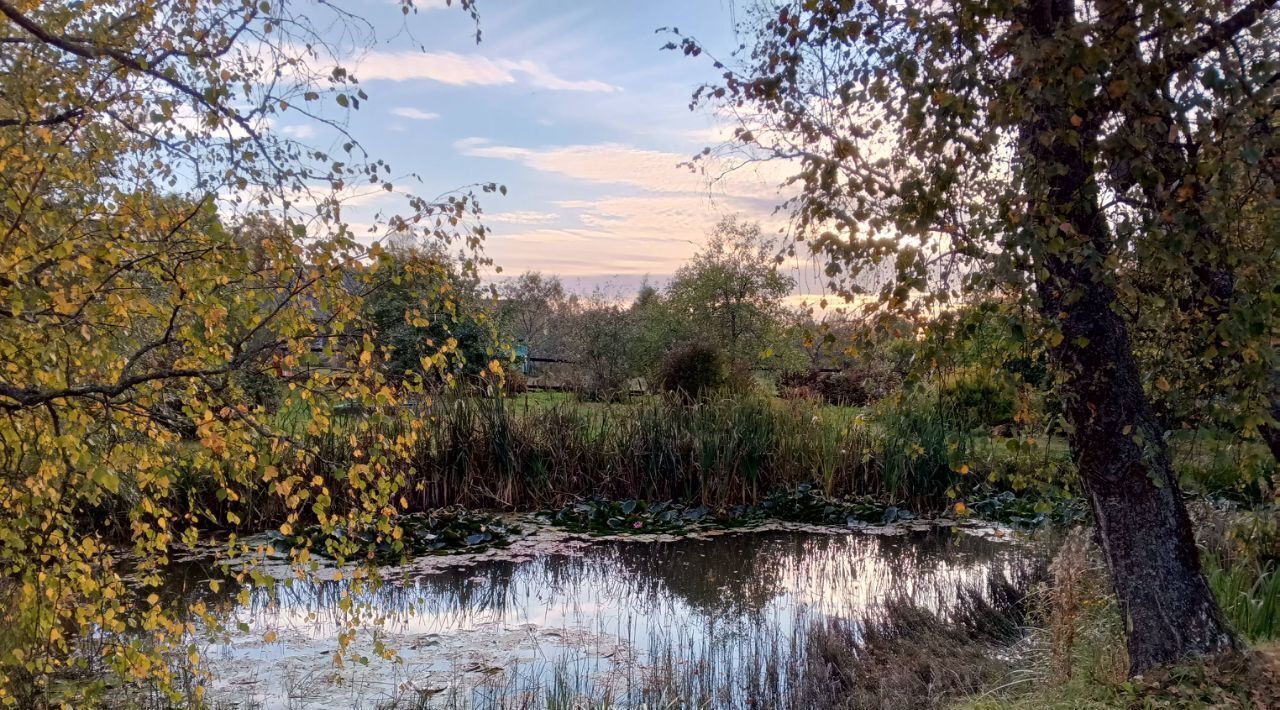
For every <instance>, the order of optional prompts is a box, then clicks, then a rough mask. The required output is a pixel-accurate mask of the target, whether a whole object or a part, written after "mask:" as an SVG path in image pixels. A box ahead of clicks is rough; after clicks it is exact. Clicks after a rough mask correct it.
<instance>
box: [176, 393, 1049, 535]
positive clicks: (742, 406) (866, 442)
mask: <svg viewBox="0 0 1280 710" xmlns="http://www.w3.org/2000/svg"><path fill="white" fill-rule="evenodd" d="M281 416H293V415H290V414H289V413H288V412H285V413H282V414H281ZM305 425H306V422H305V421H298V422H295V423H294V426H296V428H297V430H298V431H299V432H305V428H306V427H305ZM301 438H302V439H303V442H304V446H305V447H306V448H307V449H308V450H309V451H311V452H312V455H310V456H308V457H307V458H306V459H305V460H304V462H303V463H301V464H297V463H295V464H293V466H294V468H293V469H291V470H290V473H294V474H296V475H297V476H298V477H299V478H300V479H301V480H306V481H314V482H322V483H323V484H324V487H325V488H326V489H327V490H330V491H338V490H342V489H343V488H344V486H345V483H344V479H343V476H344V475H345V472H346V471H347V470H349V469H350V468H351V467H352V466H353V465H357V464H359V463H361V461H362V458H361V457H362V455H363V452H365V451H368V450H370V449H371V448H372V444H373V443H374V442H377V441H386V440H401V441H404V442H406V443H407V446H405V447H403V449H404V451H405V453H404V455H403V457H402V458H400V459H397V460H395V461H391V462H389V468H390V469H391V470H393V471H394V472H395V478H396V480H394V481H391V482H389V484H390V485H394V486H395V487H396V488H397V490H396V491H395V496H394V498H403V507H404V511H409V512H412V511H427V510H432V509H435V508H439V507H443V506H451V505H462V506H466V507H469V508H483V509H499V510H538V509H547V508H559V507H562V506H564V505H566V504H569V503H572V502H574V501H577V500H581V499H585V498H603V499H612V500H646V501H676V502H680V503H684V504H691V505H702V506H707V507H708V508H711V509H726V508H729V507H732V506H741V505H753V504H757V503H760V502H761V501H763V500H764V499H765V498H766V497H767V496H769V495H770V494H774V493H777V492H779V491H788V490H795V489H796V488H797V487H799V486H802V485H812V486H813V487H814V488H815V489H817V490H818V491H820V492H821V493H822V494H823V495H825V496H829V497H835V498H839V497H845V496H870V497H874V498H876V499H877V500H880V501H883V502H884V503H886V504H892V505H898V506H903V507H909V508H911V509H913V510H918V511H934V510H941V509H944V508H947V507H949V506H952V505H953V504H954V503H955V502H956V501H967V502H968V503H970V504H972V503H973V502H974V501H975V500H979V499H987V498H991V497H992V496H994V495H996V494H998V493H1000V492H1002V491H1013V490H1017V491H1022V490H1023V489H1027V488H1035V489H1036V490H1037V492H1039V491H1042V490H1048V491H1050V493H1052V492H1055V491H1061V490H1062V489H1063V485H1064V484H1063V481H1064V480H1065V473H1066V471H1067V470H1068V468H1069V467H1068V465H1067V463H1066V461H1065V451H1064V450H1063V449H1062V448H1061V446H1060V445H1058V446H1035V447H1027V446H1025V445H1024V446H1006V445H1005V444H1004V443H1001V442H997V441H995V440H993V439H992V438H990V437H987V436H983V435H981V434H980V433H976V432H974V431H971V430H965V429H962V428H960V427H959V426H958V425H957V424H956V418H955V417H953V416H952V415H951V414H950V413H948V412H945V411H939V410H938V409H936V408H933V407H901V406H890V405H889V404H888V403H886V404H885V405H884V406H881V407H877V408H875V409H871V410H865V411H864V410H857V409H852V408H834V407H829V406H823V405H820V404H817V403H814V402H809V401H804V400H781V399H777V398H770V397H733V398H718V399H711V400H707V401H702V402H696V403H687V402H680V401H677V400H674V399H668V398H661V397H645V398H638V399H637V400H636V401H634V402H632V403H622V404H589V405H584V404H582V403H579V402H576V401H574V400H571V399H567V398H563V397H557V398H546V397H539V398H536V399H523V398H514V399H502V398H498V399H485V398H459V399H436V400H432V401H430V402H424V403H423V404H421V405H420V406H418V407H413V408H405V409H401V410H396V411H394V412H378V413H370V412H349V413H347V414H345V415H343V416H341V417H339V418H336V419H334V420H333V421H332V423H331V426H329V427H326V428H325V429H324V430H323V431H322V432H321V433H319V434H315V435H305V434H302V435H301ZM194 497H195V498H198V499H199V501H198V505H200V506H203V507H205V508H207V509H209V510H213V511H215V515H214V516H213V517H217V518H221V519H225V512H226V511H228V510H231V509H233V508H234V510H235V515H236V517H237V518H238V519H240V520H241V521H243V522H242V524H243V525H244V526H245V527H246V528H248V527H253V526H255V525H256V526H258V527H263V526H270V525H273V524H276V523H277V522H278V520H279V516H280V514H281V513H282V510H283V509H282V508H281V507H280V506H278V505H276V504H275V503H274V502H273V499H274V498H275V494H274V492H273V491H271V490H266V489H263V490H246V491H243V493H242V495H240V496H239V500H236V501H227V500H219V499H212V498H210V497H209V496H207V495H201V494H200V492H199V490H198V489H197V490H196V491H195V494H194ZM344 503H345V501H344V500H343V499H341V498H339V497H336V496H335V499H334V504H335V505H338V506H341V505H342V504H344ZM402 512H403V511H402ZM219 513H221V515H219Z"/></svg>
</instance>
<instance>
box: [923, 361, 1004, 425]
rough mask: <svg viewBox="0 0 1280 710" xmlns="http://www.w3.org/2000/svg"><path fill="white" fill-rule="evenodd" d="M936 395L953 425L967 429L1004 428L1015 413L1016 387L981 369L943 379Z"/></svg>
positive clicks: (973, 369) (969, 369) (963, 371)
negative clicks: (950, 414) (951, 418)
mask: <svg viewBox="0 0 1280 710" xmlns="http://www.w3.org/2000/svg"><path fill="white" fill-rule="evenodd" d="M938 396H939V399H940V400H941V405H942V406H943V408H944V409H947V410H949V411H951V412H952V413H953V415H954V417H955V420H956V423H957V424H958V425H959V426H962V427H964V428H967V429H974V428H977V427H997V426H1006V425H1009V424H1012V423H1013V422H1014V420H1015V418H1016V417H1017V413H1018V390H1017V388H1016V387H1014V386H1013V384H1012V383H1010V382H1008V381H1007V380H1005V379H1003V378H1001V377H1000V376H999V374H997V373H995V372H992V371H990V370H986V369H983V368H965V369H962V370H959V371H958V372H955V373H953V374H951V375H948V376H946V377H944V378H943V379H942V381H941V382H940V383H939V385H938Z"/></svg>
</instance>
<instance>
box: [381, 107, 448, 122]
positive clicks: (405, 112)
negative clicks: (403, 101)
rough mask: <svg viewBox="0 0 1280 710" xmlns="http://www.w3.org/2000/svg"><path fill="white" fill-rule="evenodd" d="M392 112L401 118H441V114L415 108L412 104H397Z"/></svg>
mask: <svg viewBox="0 0 1280 710" xmlns="http://www.w3.org/2000/svg"><path fill="white" fill-rule="evenodd" d="M391 113H392V114H394V115H396V116H399V117H401V118H409V119H413V120H415V121H431V120H435V119H437V118H440V114H438V113H432V112H430V111H423V110H422V109H417V108H413V107H412V106H397V107H396V108H393V109H391Z"/></svg>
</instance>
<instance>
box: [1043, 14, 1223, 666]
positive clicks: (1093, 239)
mask: <svg viewBox="0 0 1280 710" xmlns="http://www.w3.org/2000/svg"><path fill="white" fill-rule="evenodd" d="M1073 5H1074V3H1073V2H1071V0H1035V1H1034V2H1032V3H1031V4H1030V6H1029V7H1028V12H1027V21H1026V26H1027V29H1028V31H1030V32H1031V33H1032V37H1033V38H1035V39H1036V40H1037V41H1039V42H1044V43H1046V45H1045V46H1048V43H1049V42H1061V41H1062V38H1063V37H1066V36H1070V35H1071V34H1072V33H1071V32H1070V29H1069V28H1070V27H1071V25H1072V24H1074V23H1075V13H1074V7H1073ZM1068 68H1069V63H1066V64H1064V62H1062V61H1061V58H1060V57H1059V56H1058V55H1056V54H1055V53H1054V52H1052V51H1046V52H1045V54H1044V55H1043V57H1042V59H1041V61H1040V62H1029V63H1028V65H1027V66H1026V67H1025V68H1024V71H1026V72H1028V75H1029V76H1035V77H1036V78H1037V80H1038V79H1039V78H1041V77H1052V78H1053V79H1060V84H1059V85H1060V86H1061V87H1070V86H1071V79H1070V78H1068V77H1066V76H1063V73H1064V71H1066V70H1067V69H1068ZM1068 94H1069V92H1067V91H1066V90H1065V89H1064V91H1063V94H1055V92H1051V91H1044V92H1040V93H1039V94H1038V103H1039V105H1038V106H1035V107H1034V109H1033V111H1032V113H1031V114H1030V115H1032V116H1033V118H1032V119H1030V120H1028V121H1027V122H1026V124H1025V125H1024V126H1023V128H1022V141H1021V143H1022V145H1021V149H1022V150H1021V154H1022V156H1023V157H1022V160H1023V164H1022V165H1021V170H1022V171H1023V172H1024V183H1025V184H1027V185H1028V186H1029V189H1030V191H1031V194H1030V195H1029V196H1028V197H1029V203H1030V210H1029V212H1030V214H1029V218H1030V220H1031V222H1032V228H1033V229H1036V230H1037V233H1038V234H1040V235H1042V236H1041V238H1040V239H1039V240H1038V241H1039V244H1038V248H1037V249H1035V250H1034V252H1033V259H1034V261H1035V266H1036V267H1037V269H1036V272H1037V280H1036V281H1037V283H1036V286H1037V290H1038V293H1039V296H1040V301H1041V313H1042V315H1043V316H1044V318H1045V321H1046V322H1047V323H1049V324H1051V325H1054V326H1056V327H1057V328H1058V329H1059V330H1060V332H1061V336H1062V337H1061V340H1060V341H1058V344H1057V345H1056V346H1054V347H1053V348H1052V351H1051V356H1052V360H1053V363H1054V365H1055V368H1056V370H1057V372H1058V375H1059V387H1060V390H1061V392H1062V399H1063V415H1064V418H1065V420H1066V423H1067V425H1068V428H1069V432H1068V437H1069V440H1070V443H1071V450H1072V454H1073V457H1074V459H1075V462H1076V466H1077V469H1078V471H1079V475H1080V478H1081V481H1082V484H1083V487H1084V489H1085V492H1086V493H1087V494H1088V497H1089V501H1090V505H1091V507H1092V509H1093V513H1094V517H1095V520H1096V524H1097V533H1098V534H1097V538H1098V541H1099V543H1100V544H1101V547H1102V550H1103V553H1104V555H1105V557H1106V560H1107V565H1108V567H1109V569H1110V570H1111V577H1112V582H1113V585H1114V588H1115V592H1116V597H1117V600H1118V602H1119V606H1120V612H1121V614H1122V616H1123V619H1124V623H1125V629H1126V633H1127V637H1128V647H1129V662H1130V670H1131V672H1133V673H1140V672H1142V671H1143V670H1146V669H1148V668H1150V667H1152V666H1156V665H1160V664H1165V663H1170V662H1174V661H1177V660H1179V659H1181V658H1184V657H1187V656H1193V655H1207V654H1213V653H1217V652H1220V651H1223V650H1227V649H1231V648H1235V647H1236V646H1237V645H1238V642H1237V640H1236V638H1235V636H1234V634H1233V633H1232V632H1231V630H1230V627H1229V626H1228V625H1227V623H1226V622H1225V620H1224V618H1223V616H1222V613H1221V611H1220V609H1219V608H1218V604H1217V602H1216V600H1215V599H1214V597H1213V592H1212V590H1211V589H1210V588H1209V585H1208V583H1207V582H1206V581H1205V578H1204V575H1203V573H1202V572H1201V569H1200V560H1199V554H1198V551H1197V548H1196V544H1195V539H1194V537H1193V535H1192V530H1191V524H1190V520H1189V518H1188V516H1187V511H1186V508H1185V506H1184V505H1183V502H1182V498H1181V495H1180V493H1179V490H1178V484H1177V479H1176V477H1175V476H1174V473H1173V467H1172V464H1171V461H1170V459H1169V451H1168V447H1167V445H1166V443H1165V441H1164V438H1163V433H1162V430H1161V427H1160V426H1159V424H1158V422H1157V420H1156V417H1155V416H1154V414H1153V413H1152V411H1151V408H1150V405H1149V403H1148V401H1147V398H1146V394H1145V393H1144V392H1143V389H1142V383H1141V379H1140V377H1139V372H1138V366H1137V362H1136V360H1135V359H1134V355H1133V350H1132V347H1131V345H1130V342H1129V335H1128V330H1127V327H1126V325H1125V323H1124V321H1123V320H1121V318H1120V317H1119V316H1118V315H1117V314H1116V310H1115V307H1116V301H1117V297H1116V292H1115V289H1114V287H1113V286H1112V285H1111V284H1110V282H1109V281H1108V280H1107V279H1106V270H1105V268H1103V267H1102V266H1101V265H1102V263H1103V262H1104V260H1105V258H1106V256H1107V254H1109V253H1110V251H1111V249H1112V244H1111V236H1110V231H1109V228H1108V226H1107V222H1106V219H1105V215H1104V214H1103V212H1102V209H1101V207H1100V202H1099V198H1098V190H1099V186H1098V179H1097V177H1098V176H1097V171H1098V170H1099V169H1100V166H1098V165H1095V164H1094V156H1095V155H1096V138H1097V133H1098V123H1099V122H1100V119H1099V118H1098V117H1093V116H1083V117H1082V116H1080V115H1079V114H1077V113H1076V109H1074V108H1073V107H1072V106H1070V105H1069V102H1067V101H1066V100H1065V98H1064V96H1065V95H1068ZM1072 134H1074V140H1068V139H1067V138H1068V136H1071V135H1072ZM1055 235H1056V236H1059V237H1061V238H1062V240H1063V242H1064V243H1065V246H1057V245H1054V244H1052V243H1051V242H1052V241H1053V240H1052V237H1054V236H1055Z"/></svg>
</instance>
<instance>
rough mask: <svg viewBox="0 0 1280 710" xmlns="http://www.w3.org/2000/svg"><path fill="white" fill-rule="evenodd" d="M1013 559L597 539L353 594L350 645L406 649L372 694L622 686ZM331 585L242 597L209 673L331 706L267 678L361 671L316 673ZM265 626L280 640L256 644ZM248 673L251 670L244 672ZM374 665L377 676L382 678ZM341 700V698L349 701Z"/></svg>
mask: <svg viewBox="0 0 1280 710" xmlns="http://www.w3.org/2000/svg"><path fill="white" fill-rule="evenodd" d="M1017 555H1018V550H1017V548H1016V547H1013V546H1009V545H1004V544H999V543H991V542H988V541H986V540H983V539H981V538H976V537H971V536H968V535H963V534H953V533H951V532H950V531H946V530H940V531H933V532H929V533H913V534H910V535H901V536H893V537H881V536H870V535H859V534H841V535H815V534H803V533H793V532H768V533H755V534H742V535H726V536H721V537H716V538H710V539H687V540H680V541H677V542H668V543H639V542H618V541H602V542H599V543H597V544H595V545H592V546H589V547H586V548H585V549H583V550H582V551H581V554H580V555H574V556H569V555H563V554H551V555H546V556H543V557H539V558H537V559H532V560H528V561H522V562H512V561H498V560H491V561H485V562H481V563H479V564H477V565H475V566H471V567H466V568H460V569H453V570H446V571H441V572H433V573H431V574H425V575H422V576H420V577H417V578H416V579H411V580H406V581H404V582H402V583H399V584H387V585H384V586H382V587H381V588H379V589H376V590H373V591H368V592H365V593H362V594H360V595H358V596H357V598H356V607H357V608H360V609H363V611H362V612H361V613H364V614H367V615H369V616H368V618H375V617H376V618H377V619H378V622H379V623H378V624H376V625H374V624H370V625H367V627H366V628H367V629H377V631H376V632H375V631H372V630H369V631H367V632H366V634H365V636H359V637H357V641H356V642H355V644H354V646H355V647H356V648H361V650H362V651H366V652H367V648H368V647H370V646H371V644H372V635H373V634H374V633H377V634H378V636H379V638H382V639H384V640H385V643H386V644H387V645H388V646H391V647H393V648H396V649H397V650H398V651H399V653H400V656H401V658H402V659H403V663H400V664H384V665H389V666H394V667H393V668H390V669H387V668H382V669H379V668H377V667H376V666H378V665H379V664H380V662H378V661H375V662H373V663H372V664H371V665H370V666H369V667H368V668H362V669H361V672H365V673H366V674H367V675H368V676H369V678H370V679H374V680H368V681H367V682H368V687H367V688H366V691H367V692H368V693H371V694H377V693H382V692H385V691H391V692H390V694H392V695H394V694H395V693H397V692H404V690H405V688H413V689H417V690H422V689H424V688H427V687H432V688H433V689H434V688H439V687H445V686H450V685H452V686H454V687H460V685H462V684H465V680H466V679H465V676H466V675H467V674H468V673H472V674H473V675H474V674H475V671H477V670H481V671H483V670H485V669H490V670H496V669H497V668H504V669H506V672H505V673H502V674H494V673H490V674H488V675H486V676H485V677H484V679H485V682H491V683H492V682H495V681H494V680H493V678H494V676H495V675H501V676H502V677H503V678H504V681H503V682H506V683H509V684H513V683H514V685H512V686H511V687H516V686H521V687H524V686H528V685H530V684H532V683H538V682H542V683H544V684H545V683H547V682H550V680H551V676H553V675H554V674H555V673H557V672H560V673H564V671H565V669H566V667H572V670H573V673H575V674H576V675H577V676H578V677H581V678H589V679H591V682H592V683H598V682H601V681H599V679H598V677H599V676H601V675H602V674H605V673H613V674H614V676H617V677H614V678H613V679H611V680H609V681H608V682H614V683H616V682H618V677H620V678H621V679H622V682H623V683H624V684H625V683H627V682H628V681H631V680H634V679H635V674H636V673H637V671H636V670H635V669H634V668H632V667H631V666H632V665H635V664H634V663H631V662H628V661H638V662H639V664H640V665H642V666H643V665H646V664H649V663H651V662H656V659H658V658H668V659H672V660H674V661H678V662H697V663H714V664H716V665H717V666H719V667H720V669H721V670H725V669H730V670H731V672H734V673H741V672H743V671H742V670H741V668H740V667H741V666H746V665H749V664H748V660H749V659H747V658H746V657H747V656H748V655H749V654H752V653H756V654H759V653H762V652H767V653H768V654H784V655H785V654H786V653H788V652H789V651H788V649H792V648H795V647H796V646H797V638H798V637H799V636H802V635H803V633H804V631H805V629H806V628H807V627H808V625H809V624H810V623H812V622H813V621H814V620H816V619H820V618H822V617H825V616H837V617H844V618H851V619H856V618H859V617H860V616H862V615H864V614H866V613H868V612H874V611H875V610H876V609H877V608H879V606H880V605H881V604H882V603H883V602H884V601H885V600H887V599H891V598H897V597H902V598H906V599H909V600H911V601H913V602H915V603H916V604H918V605H921V606H925V607H928V608H933V609H939V608H944V607H946V606H947V605H949V603H950V602H951V601H952V600H953V599H954V596H955V594H956V585H957V583H961V582H967V583H981V582H984V581H985V579H986V577H987V575H990V574H1004V573H1005V572H1006V571H1007V570H1008V569H1009V568H1010V565H1012V564H1015V563H1016V557H1017ZM341 584H344V583H338V582H326V583H320V584H318V585H305V586H304V585H298V584H295V585H294V586H293V588H291V589H281V590H279V593H278V597H277V599H276V600H274V601H270V600H268V599H267V598H266V595H263V594H255V595H253V599H254V601H253V602H252V603H251V604H250V605H249V607H247V608H240V609H237V610H235V612H234V614H233V616H234V619H235V621H243V622H245V623H248V624H249V625H250V629H251V630H250V633H249V634H248V635H241V636H239V637H233V638H232V640H231V643H229V644H220V645H219V646H218V648H217V652H216V653H214V654H213V657H214V664H215V668H214V670H215V671H225V670H227V669H232V670H236V671H239V672H240V675H239V676H237V677H233V678H232V679H231V680H230V681H226V679H222V678H220V680H219V681H218V683H219V684H222V683H223V682H224V681H225V682H229V683H230V686H231V687H240V688H241V689H244V688H253V690H254V692H253V693H251V694H252V695H253V696H254V698H255V699H257V700H259V701H264V702H265V704H266V706H267V707H272V706H286V705H289V704H290V703H292V706H302V707H309V706H314V707H323V706H326V705H327V703H328V702H329V701H332V700H334V694H333V693H324V694H321V696H322V697H319V700H318V701H317V702H316V703H309V702H307V701H306V700H305V698H304V699H302V700H299V699H298V698H297V697H293V698H292V699H290V698H288V697H287V695H288V693H287V692H286V691H285V690H272V689H271V687H270V686H271V685H272V684H273V683H274V684H276V685H278V686H281V687H283V686H287V685H288V683H285V682H282V681H281V680H280V679H279V678H277V677H275V676H279V675H287V673H286V671H288V670H289V669H292V671H293V672H294V675H295V676H297V675H299V674H301V676H302V677H303V678H307V677H311V678H313V679H314V682H308V685H309V686H315V684H316V683H319V682H339V684H340V685H342V687H343V688H344V689H347V688H350V686H351V684H352V683H357V684H358V683H360V682H361V680H360V678H358V677H356V676H355V675H348V676H347V677H345V679H340V680H339V681H334V680H333V679H332V678H329V679H328V681H323V680H322V679H323V678H324V677H325V674H324V672H323V671H322V669H324V668H327V667H331V666H332V664H331V663H328V662H326V661H325V659H326V656H325V653H324V652H325V651H326V650H331V649H333V648H336V646H337V634H338V633H339V632H340V631H341V630H342V628H344V627H343V626H341V624H339V623H338V621H339V619H340V618H341V617H340V615H339V614H337V613H336V604H337V601H338V599H339V597H340V595H341V591H342V588H341V587H340V585H341ZM232 627H234V623H233V624H232ZM267 631H275V632H276V633H277V634H278V638H279V640H278V641H277V642H275V643H269V644H264V643H261V642H259V641H258V640H259V639H261V637H262V636H263V634H265V633H266V632H267ZM776 659H777V656H776V655H775V656H774V660H776ZM273 664H274V666H279V668H275V667H273ZM515 666H519V667H520V669H519V670H514V667H515ZM624 666H625V667H624ZM250 667H251V668H252V670H251V671H250V673H251V674H252V675H251V676H245V675H244V671H245V669H246V668H250ZM344 672H345V673H349V674H350V673H356V672H355V671H344ZM308 673H309V674H310V675H307V674H308ZM379 674H383V675H386V676H387V677H386V678H385V679H380V680H379V679H377V677H378V675H379ZM219 675H223V674H222V673H220V674H219ZM232 675H235V674H234V673H233V674H232ZM513 676H522V678H521V679H520V680H519V681H514V680H512V678H513ZM237 680H238V686H237ZM294 683H295V685H296V683H297V681H294ZM295 695H296V693H295ZM339 695H341V694H340V693H339ZM382 699H384V700H385V696H384V697H383V698H382ZM351 700H352V699H351V698H344V699H343V701H342V703H339V704H341V705H343V706H344V707H352V702H351ZM365 700H366V702H367V704H368V705H370V706H372V705H373V703H374V699H373V698H366V699H365ZM356 701H357V704H358V703H359V701H360V698H356Z"/></svg>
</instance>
